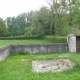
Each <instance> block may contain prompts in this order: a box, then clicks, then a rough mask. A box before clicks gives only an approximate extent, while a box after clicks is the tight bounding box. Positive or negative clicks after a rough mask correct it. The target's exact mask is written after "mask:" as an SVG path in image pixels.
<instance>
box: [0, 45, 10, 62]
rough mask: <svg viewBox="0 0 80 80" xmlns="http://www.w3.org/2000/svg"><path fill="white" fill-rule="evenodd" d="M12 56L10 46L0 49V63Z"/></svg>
mask: <svg viewBox="0 0 80 80" xmlns="http://www.w3.org/2000/svg"><path fill="white" fill-rule="evenodd" d="M9 54H10V45H6V46H2V47H0V61H1V60H4V59H5V58H6V57H7V56H9Z"/></svg>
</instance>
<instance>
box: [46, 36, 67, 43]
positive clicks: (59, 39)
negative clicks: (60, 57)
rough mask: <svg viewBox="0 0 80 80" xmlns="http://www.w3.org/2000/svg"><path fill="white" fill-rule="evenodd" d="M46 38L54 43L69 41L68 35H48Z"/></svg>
mask: <svg viewBox="0 0 80 80" xmlns="http://www.w3.org/2000/svg"><path fill="white" fill-rule="evenodd" d="M45 39H46V40H48V41H50V42H52V43H66V42H67V38H66V37H60V36H46V37H45Z"/></svg>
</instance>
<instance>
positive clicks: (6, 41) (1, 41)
mask: <svg viewBox="0 0 80 80" xmlns="http://www.w3.org/2000/svg"><path fill="white" fill-rule="evenodd" d="M46 43H52V42H50V41H47V40H32V39H31V40H0V46H4V45H7V44H46Z"/></svg>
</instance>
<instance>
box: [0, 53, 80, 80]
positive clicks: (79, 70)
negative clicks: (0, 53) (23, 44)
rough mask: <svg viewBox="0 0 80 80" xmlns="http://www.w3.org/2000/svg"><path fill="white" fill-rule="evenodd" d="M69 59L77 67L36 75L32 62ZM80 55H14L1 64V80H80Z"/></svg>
mask: <svg viewBox="0 0 80 80" xmlns="http://www.w3.org/2000/svg"><path fill="white" fill-rule="evenodd" d="M55 58H68V59H70V60H72V61H74V62H75V66H74V67H73V68H72V69H70V70H67V71H63V72H56V73H54V72H45V73H34V72H33V71H32V60H42V59H43V60H44V59H48V60H49V59H50V60H51V59H55ZM79 63H80V54H71V53H68V52H66V53H64V52H62V53H50V54H43V53H41V54H40V53H39V54H26V55H22V54H17V53H12V54H11V55H10V56H9V57H7V58H6V59H5V60H4V61H1V62H0V80H80V76H79V74H80V65H79Z"/></svg>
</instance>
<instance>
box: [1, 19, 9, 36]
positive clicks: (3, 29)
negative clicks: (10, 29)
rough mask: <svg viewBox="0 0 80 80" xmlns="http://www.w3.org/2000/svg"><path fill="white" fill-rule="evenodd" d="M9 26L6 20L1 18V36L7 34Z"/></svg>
mask: <svg viewBox="0 0 80 80" xmlns="http://www.w3.org/2000/svg"><path fill="white" fill-rule="evenodd" d="M7 34H8V33H7V27H6V24H5V23H4V21H3V20H2V19H1V18H0V37H4V36H7Z"/></svg>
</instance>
